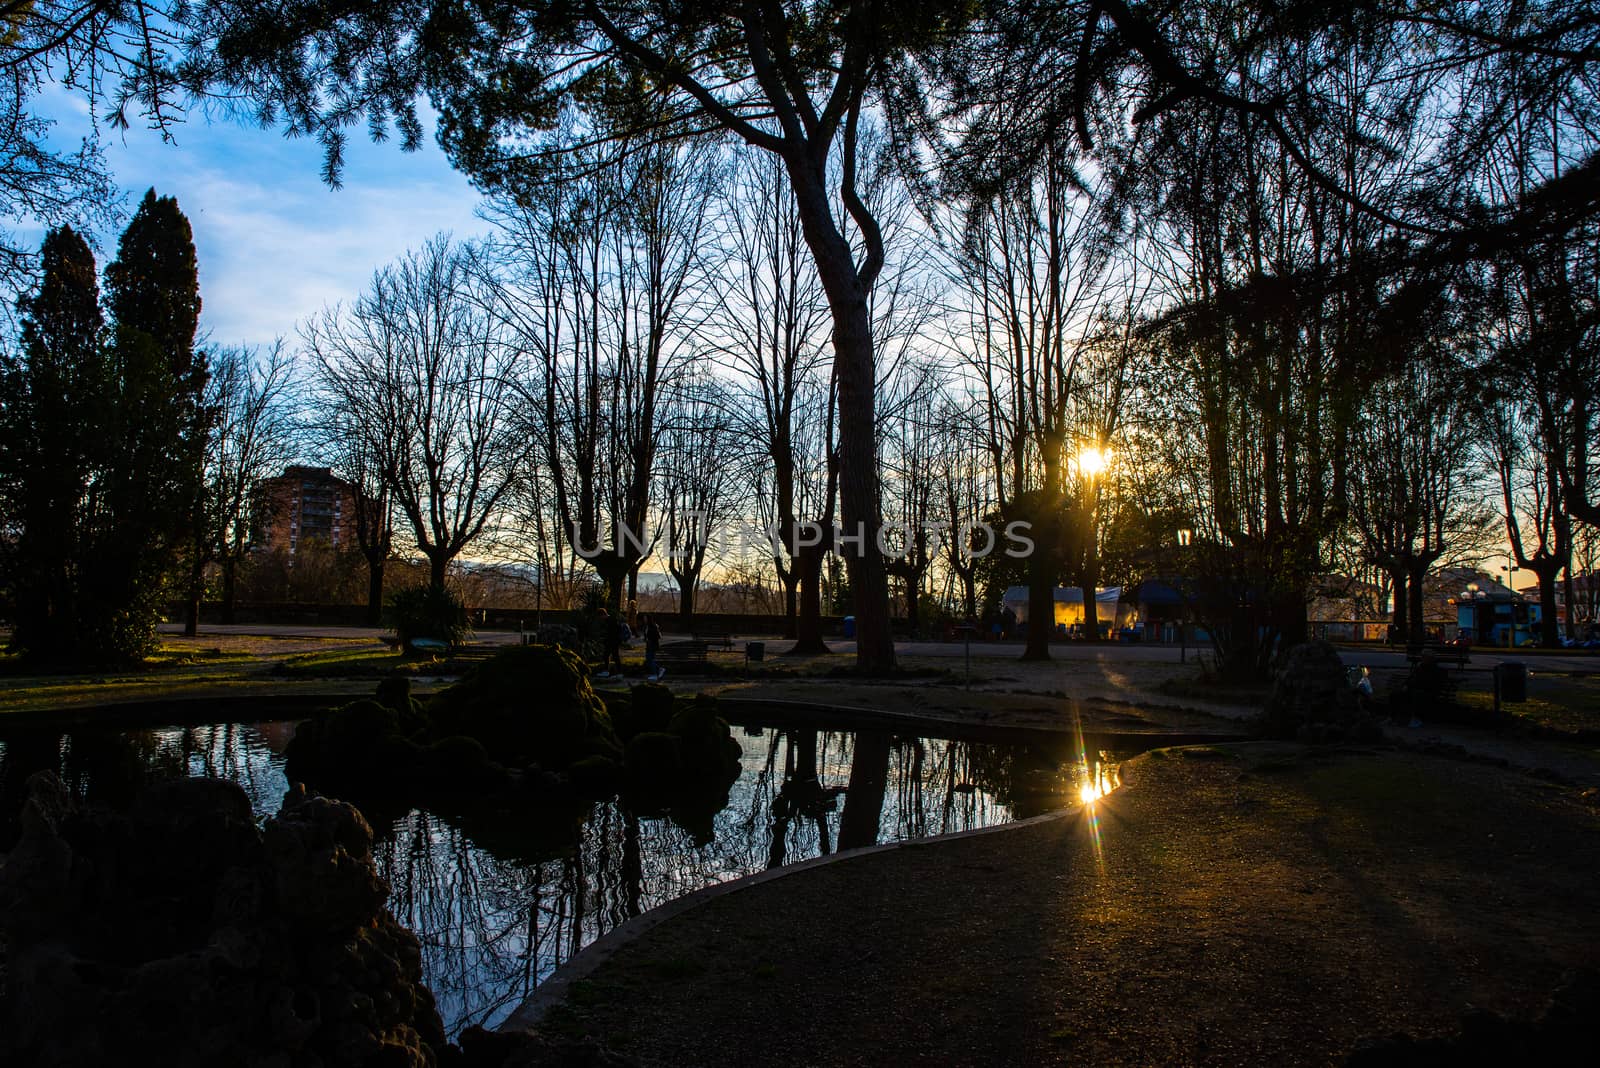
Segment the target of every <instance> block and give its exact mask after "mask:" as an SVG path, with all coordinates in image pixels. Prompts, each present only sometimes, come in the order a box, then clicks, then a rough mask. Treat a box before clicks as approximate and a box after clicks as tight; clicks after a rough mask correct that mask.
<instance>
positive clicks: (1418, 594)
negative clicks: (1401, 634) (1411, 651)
mask: <svg viewBox="0 0 1600 1068" xmlns="http://www.w3.org/2000/svg"><path fill="white" fill-rule="evenodd" d="M1427 573H1428V568H1427V566H1426V565H1424V566H1423V567H1422V569H1421V570H1420V571H1418V570H1415V569H1413V570H1412V571H1411V572H1410V573H1409V574H1408V575H1406V601H1407V609H1408V612H1409V614H1410V616H1411V636H1410V644H1412V645H1423V644H1425V643H1426V642H1427V640H1428V620H1427V616H1426V614H1425V613H1424V612H1423V606H1422V580H1423V578H1424V577H1425V576H1426V575H1427Z"/></svg>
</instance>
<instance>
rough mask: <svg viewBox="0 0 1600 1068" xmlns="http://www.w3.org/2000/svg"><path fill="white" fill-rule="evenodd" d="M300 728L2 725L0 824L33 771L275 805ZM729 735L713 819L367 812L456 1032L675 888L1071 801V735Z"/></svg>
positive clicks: (91, 791) (613, 811)
mask: <svg viewBox="0 0 1600 1068" xmlns="http://www.w3.org/2000/svg"><path fill="white" fill-rule="evenodd" d="M292 734H293V724H280V723H268V724H251V725H241V724H214V725H207V726H200V727H184V728H170V729H162V730H140V731H110V730H97V731H89V730H83V731H77V732H71V733H67V734H61V733H58V732H45V733H32V734H17V733H12V734H9V735H7V736H6V737H4V738H0V799H3V801H4V803H5V809H4V812H0V830H3V829H4V828H5V827H6V826H9V825H11V821H13V820H14V818H15V815H16V809H17V807H18V805H20V801H21V799H22V797H23V796H24V795H23V783H24V782H25V780H26V778H27V776H28V775H29V774H31V773H32V772H34V771H37V770H42V769H45V768H51V769H53V770H56V771H57V772H58V773H60V774H62V775H63V777H64V778H65V779H66V780H67V781H68V783H69V785H71V786H72V788H73V789H74V790H75V791H77V792H78V793H79V795H80V796H85V797H98V798H102V799H105V800H108V801H111V802H113V803H115V802H116V800H117V799H118V798H119V797H125V796H127V795H128V794H130V793H131V791H132V790H133V789H136V788H137V786H138V785H139V784H140V783H142V782H145V781H150V780H152V779H156V778H165V777H170V776H174V775H185V774H187V775H213V776H219V777H222V778H228V779H232V780H234V781H236V782H238V783H240V784H241V785H242V786H243V787H244V789H245V791H246V792H247V793H248V794H249V796H250V798H251V800H252V802H253V804H254V805H255V807H256V810H257V812H259V813H261V814H263V815H264V814H266V813H269V812H275V811H276V810H277V808H278V805H279V802H280V801H281V799H282V796H283V793H284V790H285V789H286V788H287V786H288V783H287V781H286V780H285V778H284V775H283V771H282V768H283V760H282V757H281V755H280V754H281V753H282V750H283V747H284V745H285V744H287V742H288V739H289V738H290V737H291V736H292ZM735 735H736V737H738V738H739V741H740V744H741V746H742V748H743V770H742V772H741V774H740V777H739V779H738V781H737V782H735V784H734V785H733V787H732V790H731V791H730V796H729V799H728V803H727V804H725V805H722V806H721V807H720V808H719V809H718V810H716V811H714V812H712V811H708V810H706V808H705V806H702V808H701V810H699V811H697V810H694V809H692V808H691V809H686V810H669V811H666V812H658V811H647V810H641V809H637V808H635V807H634V806H632V805H629V804H627V803H624V802H623V801H612V802H609V803H605V804H596V805H592V806H586V807H584V808H583V809H582V810H574V811H561V810H560V809H559V808H558V807H557V808H552V809H550V810H548V811H544V810H541V811H537V812H516V813H504V814H501V815H499V816H497V817H485V816H483V815H481V814H480V815H477V816H474V817H473V818H472V819H471V820H462V819H458V818H455V817H450V816H445V815H441V814H439V813H435V812H430V811H427V810H423V809H412V810H410V811H404V812H391V813H384V812H380V811H371V810H368V811H367V812H366V814H367V816H368V819H369V821H370V822H372V824H373V829H374V831H375V832H376V834H377V836H378V840H377V844H376V846H375V853H374V856H375V860H376V863H377V864H378V867H379V871H380V873H381V874H382V875H383V876H384V878H385V879H386V880H387V881H388V883H389V886H390V887H391V890H392V896H391V897H390V901H389V907H390V908H391V909H392V910H393V912H394V914H395V916H396V917H397V918H398V919H399V920H400V921H401V922H402V923H404V924H406V925H407V926H409V927H410V928H411V929H412V930H413V931H415V932H416V933H417V936H418V938H419V939H420V941H421V943H422V947H423V960H424V971H425V975H426V976H427V981H428V984H429V986H430V987H431V988H432V990H433V993H434V996H435V998H436V999H437V1000H438V1003H439V1011H440V1013H441V1015H442V1016H443V1017H444V1019H445V1021H446V1024H447V1026H449V1027H450V1028H451V1030H452V1032H454V1031H456V1030H459V1029H460V1028H462V1027H465V1026H466V1025H468V1024H470V1023H483V1024H487V1025H493V1024H495V1023H498V1022H499V1021H500V1020H502V1019H504V1018H505V1017H506V1015H508V1014H509V1013H510V1012H511V1010H512V1009H513V1008H514V1007H515V1006H516V1005H517V1004H518V1003H519V1002H520V1001H521V1000H522V999H523V998H525V997H526V996H527V995H528V994H529V993H530V992H531V991H532V990H533V988H534V987H535V986H536V985H537V984H538V982H539V981H540V980H541V979H542V978H543V977H545V976H547V975H549V974H550V972H551V971H553V970H554V969H555V968H556V967H557V966H558V965H560V964H561V963H563V962H564V961H567V960H569V959H571V957H572V956H573V955H574V954H575V953H577V952H578V951H579V950H580V949H582V948H583V947H584V946H586V945H588V944H589V943H590V942H593V941H594V940H595V939H596V938H598V937H600V936H601V935H603V934H604V933H606V932H607V931H609V930H611V929H612V928H614V927H616V926H617V925H619V924H621V923H624V922H626V921H627V920H628V919H630V918H631V917H634V916H637V915H639V914H640V913H641V912H644V911H646V910H648V909H651V908H654V907H655V906H657V905H660V904H663V903H665V902H667V901H670V900H672V899H673V898H677V897H681V896H683V895H684V894H688V893H691V892H693V891H695V890H698V889H700V888H702V887H705V886H709V885H712V884H714V883H718V882H723V881H726V880H729V879H734V878H738V877H740V876H743V875H748V874H751V873H753V872H757V871H761V870H763V869H765V868H769V867H774V866H778V865H782V864H786V863H793V862H795V861H797V860H803V859H806V858H809V857H815V856H821V855H824V854H827V853H829V852H832V851H833V850H834V849H847V848H852V847H854V846H858V845H871V844H874V843H876V842H880V841H889V840H897V839H902V838H911V837H921V836H924V835H928V834H943V833H949V832H952V831H961V830H967V829H970V828H975V827H983V826H988V825H991V824H995V823H1002V822H1005V821H1007V820H1010V819H1013V818H1018V817H1021V816H1027V815H1032V814H1034V813H1035V812H1037V811H1043V810H1045V809H1048V808H1053V807H1056V806H1058V805H1060V804H1062V803H1063V801H1064V800H1067V799H1070V798H1071V797H1073V796H1075V795H1076V788H1077V782H1076V775H1075V768H1076V764H1074V763H1073V762H1072V760H1071V759H1070V753H1069V752H1068V751H1067V750H1066V749H1065V748H1064V747H1040V746H1009V745H993V744H980V743H972V742H963V741H950V740H945V739H938V738H914V737H904V736H896V735H893V734H891V733H889V732H885V731H862V732H860V733H859V734H852V733H851V732H847V731H822V730H815V729H809V730H775V729H769V728H746V729H744V730H742V731H739V730H736V732H735ZM841 799H842V800H841ZM717 800H720V799H717Z"/></svg>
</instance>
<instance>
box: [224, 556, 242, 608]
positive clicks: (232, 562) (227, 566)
mask: <svg viewBox="0 0 1600 1068" xmlns="http://www.w3.org/2000/svg"><path fill="white" fill-rule="evenodd" d="M238 571H239V559H238V557H236V556H234V555H233V554H232V553H229V554H228V556H227V558H226V559H225V560H223V561H222V622H224V623H227V624H230V625H231V624H232V623H233V602H234V599H235V598H234V594H235V585H234V579H235V578H236V577H237V575H238Z"/></svg>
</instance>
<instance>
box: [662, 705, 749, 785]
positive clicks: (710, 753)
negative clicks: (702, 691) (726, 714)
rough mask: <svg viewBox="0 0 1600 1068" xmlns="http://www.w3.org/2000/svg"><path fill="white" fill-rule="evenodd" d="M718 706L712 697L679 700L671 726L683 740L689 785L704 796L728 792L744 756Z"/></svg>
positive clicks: (684, 766)
mask: <svg viewBox="0 0 1600 1068" xmlns="http://www.w3.org/2000/svg"><path fill="white" fill-rule="evenodd" d="M716 707H717V706H716V700H715V698H711V697H704V696H700V697H693V698H690V699H689V700H687V701H679V702H678V708H677V711H675V712H674V713H673V715H672V720H671V721H670V723H669V724H668V727H667V730H668V732H669V733H671V734H674V735H677V737H678V738H679V740H680V741H681V742H682V753H683V770H684V775H685V779H686V782H685V787H686V788H689V789H692V790H693V792H694V793H696V794H697V795H702V796H705V795H711V794H716V793H719V792H726V791H727V788H728V787H729V786H731V785H733V782H734V780H735V779H737V778H738V777H739V767H740V762H741V759H742V757H743V755H744V749H743V747H741V746H740V745H739V742H738V740H737V739H735V738H734V737H733V730H732V729H731V728H730V727H729V726H728V721H727V720H725V719H723V718H722V717H721V716H719V715H717V712H716Z"/></svg>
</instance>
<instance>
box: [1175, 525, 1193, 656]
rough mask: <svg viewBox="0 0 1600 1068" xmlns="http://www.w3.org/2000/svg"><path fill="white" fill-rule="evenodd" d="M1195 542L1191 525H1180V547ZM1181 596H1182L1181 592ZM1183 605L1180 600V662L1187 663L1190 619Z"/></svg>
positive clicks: (1186, 546) (1185, 546)
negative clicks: (1183, 610) (1184, 611)
mask: <svg viewBox="0 0 1600 1068" xmlns="http://www.w3.org/2000/svg"><path fill="white" fill-rule="evenodd" d="M1193 544H1194V531H1193V530H1192V529H1191V528H1189V527H1179V528H1178V548H1180V549H1187V548H1189V546H1191V545H1193ZM1179 597H1180V598H1181V597H1182V593H1181V592H1180V593H1179ZM1183 607H1185V606H1184V605H1183V604H1182V603H1181V601H1180V603H1179V609H1180V614H1179V616H1178V663H1180V664H1187V663H1188V662H1189V621H1188V620H1187V619H1185V618H1184V614H1183V613H1182V612H1181V609H1182V608H1183Z"/></svg>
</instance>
